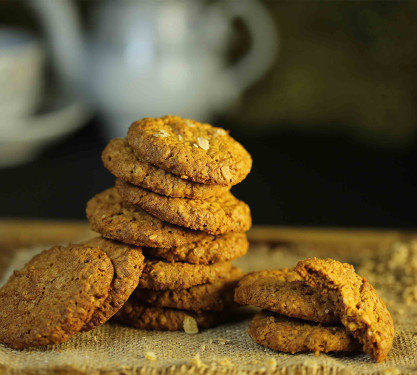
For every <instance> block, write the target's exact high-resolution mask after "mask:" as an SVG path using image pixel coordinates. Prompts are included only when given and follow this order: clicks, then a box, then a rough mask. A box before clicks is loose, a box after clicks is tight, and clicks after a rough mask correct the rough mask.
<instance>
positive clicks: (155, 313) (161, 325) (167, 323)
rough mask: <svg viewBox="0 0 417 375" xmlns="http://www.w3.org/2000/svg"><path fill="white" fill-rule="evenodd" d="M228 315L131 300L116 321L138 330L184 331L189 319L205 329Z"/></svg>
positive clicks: (117, 315)
mask: <svg viewBox="0 0 417 375" xmlns="http://www.w3.org/2000/svg"><path fill="white" fill-rule="evenodd" d="M228 315H229V313H228V311H222V312H220V313H219V312H218V311H204V312H200V313H196V312H193V311H185V310H175V309H167V308H163V307H153V306H146V305H139V304H137V303H135V302H134V301H133V300H132V299H129V301H127V302H126V303H125V305H124V306H123V307H122V308H121V309H120V310H119V312H118V313H117V314H116V315H115V317H114V321H116V322H118V323H122V324H124V325H127V326H129V327H134V328H138V329H149V330H156V331H183V330H184V324H185V325H187V319H192V320H194V321H195V323H196V325H197V327H198V328H199V329H203V328H210V327H214V326H216V325H218V324H220V323H222V322H223V321H224V320H225V319H226V318H227V317H228ZM186 329H187V328H186V327H185V330H186ZM193 333H194V332H193Z"/></svg>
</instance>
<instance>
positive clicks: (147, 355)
mask: <svg viewBox="0 0 417 375" xmlns="http://www.w3.org/2000/svg"><path fill="white" fill-rule="evenodd" d="M145 358H146V359H147V360H148V361H155V360H156V354H155V353H154V352H146V353H145Z"/></svg>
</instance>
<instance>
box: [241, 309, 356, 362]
mask: <svg viewBox="0 0 417 375" xmlns="http://www.w3.org/2000/svg"><path fill="white" fill-rule="evenodd" d="M249 335H250V337H252V339H253V340H254V341H255V342H256V343H258V344H260V345H263V346H266V347H268V348H270V349H273V350H278V351H281V352H288V353H298V352H306V351H309V352H315V353H316V354H318V353H320V352H325V353H327V352H354V351H357V350H358V349H360V345H359V344H358V343H357V342H356V341H355V340H354V338H353V337H352V336H351V335H350V334H348V332H347V331H346V329H345V327H343V326H342V325H339V326H324V325H320V324H317V323H313V322H309V321H306V320H301V319H295V318H289V317H286V316H283V315H277V314H274V313H272V312H268V311H261V312H259V313H257V314H256V315H255V316H254V318H253V320H252V322H251V324H250V327H249Z"/></svg>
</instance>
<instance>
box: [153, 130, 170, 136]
mask: <svg viewBox="0 0 417 375" xmlns="http://www.w3.org/2000/svg"><path fill="white" fill-rule="evenodd" d="M153 136H154V137H156V138H166V137H169V134H168V133H167V132H166V131H165V130H164V129H159V130H158V131H157V132H156V133H154V134H153Z"/></svg>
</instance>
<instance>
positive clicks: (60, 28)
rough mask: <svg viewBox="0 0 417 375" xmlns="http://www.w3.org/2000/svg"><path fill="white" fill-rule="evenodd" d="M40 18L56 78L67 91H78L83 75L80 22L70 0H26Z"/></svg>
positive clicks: (75, 92) (72, 92) (74, 92)
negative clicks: (28, 0)
mask: <svg viewBox="0 0 417 375" xmlns="http://www.w3.org/2000/svg"><path fill="white" fill-rule="evenodd" d="M30 5H31V6H32V9H33V10H34V12H35V13H36V14H37V16H38V17H39V18H40V20H41V21H42V24H43V26H44V29H45V34H46V40H47V43H48V44H49V47H50V53H51V58H52V62H53V67H54V69H55V70H56V72H57V78H58V79H60V80H61V84H62V86H63V87H64V89H66V91H67V92H70V93H71V94H76V95H77V94H79V93H80V91H81V86H82V76H83V68H82V66H83V42H82V35H81V24H80V20H79V17H78V13H77V9H76V7H75V5H74V3H73V2H72V0H59V1H54V0H53V1H51V0H30Z"/></svg>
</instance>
